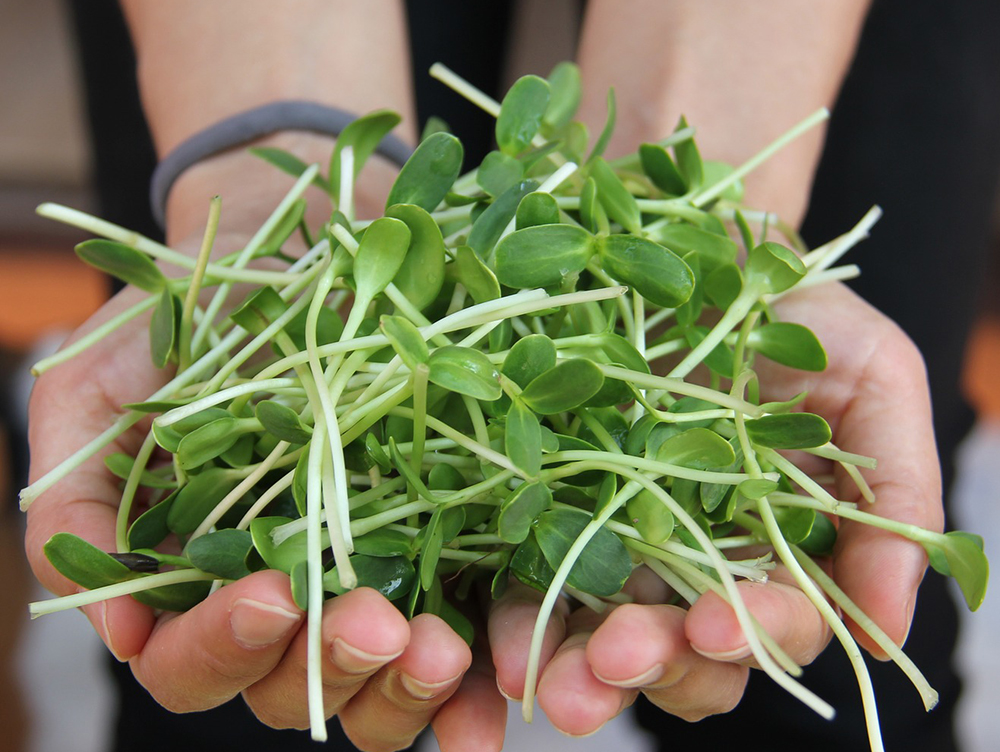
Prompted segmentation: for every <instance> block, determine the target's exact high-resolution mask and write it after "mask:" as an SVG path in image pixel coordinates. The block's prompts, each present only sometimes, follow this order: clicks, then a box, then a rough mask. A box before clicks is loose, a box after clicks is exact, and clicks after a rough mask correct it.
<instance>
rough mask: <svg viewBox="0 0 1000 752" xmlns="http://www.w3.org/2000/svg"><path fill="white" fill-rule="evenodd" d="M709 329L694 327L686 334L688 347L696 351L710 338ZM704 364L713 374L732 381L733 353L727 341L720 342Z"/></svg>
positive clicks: (707, 356)
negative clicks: (703, 341)
mask: <svg viewBox="0 0 1000 752" xmlns="http://www.w3.org/2000/svg"><path fill="white" fill-rule="evenodd" d="M708 333H709V328H708V327H707V326H692V327H690V328H689V329H687V330H685V332H684V339H685V340H687V343H688V347H690V348H691V349H694V348H695V347H697V346H698V345H699V344H701V341H702V340H703V339H705V337H707V336H708ZM703 362H704V364H705V365H706V366H708V368H709V369H710V370H711V371H712V373H717V374H719V375H720V376H722V377H723V378H726V379H732V378H733V351H732V350H730V349H729V345H727V344H726V343H725V341H722V342H719V344H717V345H716V346H715V347H713V348H712V350H711V351H710V352H709V353H708V355H706V356H705V359H704V361H703Z"/></svg>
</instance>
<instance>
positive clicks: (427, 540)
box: [419, 508, 444, 590]
mask: <svg viewBox="0 0 1000 752" xmlns="http://www.w3.org/2000/svg"><path fill="white" fill-rule="evenodd" d="M443 511H444V510H443V509H441V508H438V509H435V510H434V514H432V515H431V519H430V521H429V522H428V523H427V527H426V528H424V539H423V544H422V545H421V547H420V569H419V574H420V587H422V588H423V589H424V590H430V589H431V586H432V585H433V584H434V582H436V581H437V565H438V561H439V560H440V558H441V547H442V545H444V530H443V529H442V526H441V515H442V513H443Z"/></svg>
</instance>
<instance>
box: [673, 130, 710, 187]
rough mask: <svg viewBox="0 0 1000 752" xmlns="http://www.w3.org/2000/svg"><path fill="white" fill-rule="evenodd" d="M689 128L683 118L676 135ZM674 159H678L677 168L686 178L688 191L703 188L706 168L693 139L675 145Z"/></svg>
mask: <svg viewBox="0 0 1000 752" xmlns="http://www.w3.org/2000/svg"><path fill="white" fill-rule="evenodd" d="M687 127H688V122H687V120H686V119H685V118H684V117H683V116H681V119H680V121H679V122H678V123H677V127H676V128H675V129H674V133H676V132H677V131H681V130H684V129H685V128H687ZM674 157H676V158H677V167H678V169H680V171H681V175H683V176H684V182H685V183H687V186H688V190H697V189H698V188H701V186H702V183H703V180H704V167H703V166H702V162H701V154H699V153H698V146H697V145H696V144H695V142H694V139H693V138H687V139H684V140H683V141H679V142H677V143H676V144H674Z"/></svg>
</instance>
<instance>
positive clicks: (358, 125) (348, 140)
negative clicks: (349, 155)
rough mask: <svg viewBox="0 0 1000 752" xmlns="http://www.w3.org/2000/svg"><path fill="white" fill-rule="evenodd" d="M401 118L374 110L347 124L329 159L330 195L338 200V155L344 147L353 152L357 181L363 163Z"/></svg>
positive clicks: (383, 111)
mask: <svg viewBox="0 0 1000 752" xmlns="http://www.w3.org/2000/svg"><path fill="white" fill-rule="evenodd" d="M400 120H402V118H401V117H400V116H399V115H397V114H396V113H395V112H391V111H389V110H376V111H375V112H369V113H368V114H367V115H364V116H362V117H359V118H358V119H357V120H355V121H354V122H352V123H348V125H347V127H345V128H344V129H343V130H342V131H341V132H340V135H339V136H337V143H336V146H334V148H333V154H332V156H331V157H330V185H329V191H330V195H331V196H333V198H334V200H338V199H339V198H340V155H341V152H343V150H344V147H345V146H350V147H352V149H353V151H354V178H355V179H357V177H358V174H359V173H360V172H361V168H362V167H364V166H365V162H367V161H368V158H369V157H371V155H372V154H373V153H374V152H375V149H377V148H378V145H379V142H380V141H381V140H382V139H383V138H385V136H386V135H387V134H388V133H389V131H391V130H392V129H393V128H395V127H396V126H397V125H398V124H399V122H400Z"/></svg>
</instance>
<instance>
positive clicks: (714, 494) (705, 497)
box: [698, 436, 743, 519]
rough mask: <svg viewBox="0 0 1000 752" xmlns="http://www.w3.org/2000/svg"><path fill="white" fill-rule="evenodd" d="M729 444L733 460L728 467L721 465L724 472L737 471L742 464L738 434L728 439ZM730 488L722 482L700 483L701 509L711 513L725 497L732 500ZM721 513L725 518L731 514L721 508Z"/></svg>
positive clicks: (741, 447) (741, 450)
mask: <svg viewBox="0 0 1000 752" xmlns="http://www.w3.org/2000/svg"><path fill="white" fill-rule="evenodd" d="M729 446H730V447H732V450H733V461H732V462H731V463H729V466H728V467H723V468H721V470H722V471H723V472H726V473H738V472H739V471H740V469H741V468H742V466H743V446H742V445H741V444H740V439H739V436H733V437H732V438H731V439H730V440H729ZM732 488H733V487H732V486H730V485H729V484H724V483H700V484H699V485H698V496H699V499H700V501H701V507H702V509H704V510H705V512H707V513H709V514H711V513H712V512H714V511H715V510H716V509H718V508H719V507H720V505H721V504H722V502H723V501H724V500H725V499H726V498H727V497H728V498H729V499H730V500H732V496H733V494H732V493H731V491H732ZM722 513H723V515H724V516H725V517H726V519H729V518H730V517H731V516H732V511H730V510H723V512H722Z"/></svg>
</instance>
